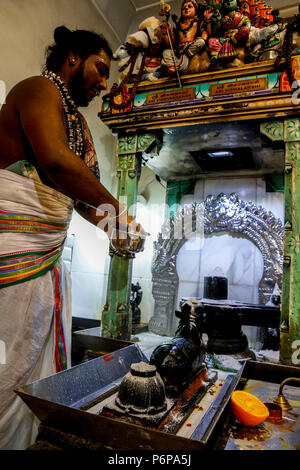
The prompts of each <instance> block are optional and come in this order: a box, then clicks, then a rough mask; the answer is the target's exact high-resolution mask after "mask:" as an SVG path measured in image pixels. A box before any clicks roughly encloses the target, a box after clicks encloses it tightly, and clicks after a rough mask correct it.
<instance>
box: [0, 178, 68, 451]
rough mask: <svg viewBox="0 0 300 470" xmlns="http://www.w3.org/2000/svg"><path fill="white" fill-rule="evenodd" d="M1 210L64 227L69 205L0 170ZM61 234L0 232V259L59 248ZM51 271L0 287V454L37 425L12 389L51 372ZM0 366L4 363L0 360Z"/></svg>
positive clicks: (29, 437) (24, 441)
mask: <svg viewBox="0 0 300 470" xmlns="http://www.w3.org/2000/svg"><path fill="white" fill-rule="evenodd" d="M0 210H2V211H9V212H15V213H22V214H24V213H26V214H31V215H34V216H37V217H41V218H45V219H47V220H53V221H56V222H63V223H67V222H69V221H70V219H71V215H72V210H73V201H72V200H71V199H70V198H68V197H67V196H65V195H63V194H61V193H59V192H58V191H56V190H54V189H52V188H49V187H48V186H45V185H43V184H42V183H41V182H40V181H38V180H37V179H29V178H25V177H23V176H20V175H17V174H14V173H12V172H9V171H6V170H0ZM65 236H66V231H64V232H63V233H56V232H53V233H37V234H34V233H14V232H13V233H9V232H4V233H3V232H1V231H0V254H1V255H3V254H8V253H15V252H18V251H25V250H29V251H34V250H45V249H47V248H53V247H55V246H57V245H59V244H62V243H63V241H64V238H65ZM60 263H61V262H58V263H57V265H56V266H57V267H58V269H60V270H61V283H62V293H63V303H62V304H63V307H62V318H63V328H64V333H65V342H66V350H67V358H68V361H67V363H68V367H70V365H71V364H70V357H71V354H70V353H71V323H72V316H71V299H70V279H68V277H67V275H68V273H67V269H66V270H64V268H63V265H62V264H60ZM53 282H54V281H53V276H52V272H51V271H48V272H47V273H46V274H44V275H42V276H40V277H38V278H36V279H32V280H29V281H27V282H22V283H21V284H17V285H13V286H9V287H4V288H0V341H2V342H4V344H5V356H6V357H5V363H4V364H2V363H1V362H0V449H5V450H21V449H26V448H28V447H29V446H30V445H31V444H32V443H33V442H34V440H35V438H36V435H37V426H38V420H37V418H35V417H34V415H33V413H32V412H31V411H30V410H29V408H28V407H27V406H26V405H25V404H24V403H23V401H22V400H21V399H20V398H19V397H18V396H17V395H16V393H15V392H14V390H15V389H16V388H18V387H19V386H21V385H25V384H27V383H31V382H33V381H35V380H39V379H40V378H43V377H46V376H49V375H51V374H54V373H55V372H56V367H55V356H54V349H55V336H54V286H53ZM2 362H3V361H2Z"/></svg>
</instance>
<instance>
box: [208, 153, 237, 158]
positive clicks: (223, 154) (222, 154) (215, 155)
mask: <svg viewBox="0 0 300 470" xmlns="http://www.w3.org/2000/svg"><path fill="white" fill-rule="evenodd" d="M208 155H209V157H213V158H217V157H232V156H233V153H232V152H228V151H223V152H209V154H208Z"/></svg>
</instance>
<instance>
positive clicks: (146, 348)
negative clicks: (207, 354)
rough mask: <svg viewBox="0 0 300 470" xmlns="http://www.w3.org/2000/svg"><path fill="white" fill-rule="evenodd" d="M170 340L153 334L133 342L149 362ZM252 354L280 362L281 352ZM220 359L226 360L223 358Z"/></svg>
mask: <svg viewBox="0 0 300 470" xmlns="http://www.w3.org/2000/svg"><path fill="white" fill-rule="evenodd" d="M169 339H171V338H170V337H168V336H160V335H156V334H155V333H151V332H145V333H139V334H137V335H134V336H132V337H131V341H133V342H135V343H136V344H138V345H139V347H140V348H141V350H142V351H143V353H144V354H145V356H146V357H147V359H148V360H149V359H150V356H151V354H152V351H153V350H154V349H155V348H156V346H158V345H159V344H161V343H164V342H165V341H168V340H169ZM251 352H253V353H254V355H255V357H256V360H257V361H262V362H273V363H278V362H279V351H272V350H261V351H256V350H254V349H251ZM220 357H221V358H222V359H224V358H223V357H222V356H220ZM224 357H225V356H224ZM229 357H230V356H228V357H227V359H226V361H225V362H228V360H229ZM232 358H233V360H236V359H237V357H236V356H233V357H232ZM222 362H223V361H222Z"/></svg>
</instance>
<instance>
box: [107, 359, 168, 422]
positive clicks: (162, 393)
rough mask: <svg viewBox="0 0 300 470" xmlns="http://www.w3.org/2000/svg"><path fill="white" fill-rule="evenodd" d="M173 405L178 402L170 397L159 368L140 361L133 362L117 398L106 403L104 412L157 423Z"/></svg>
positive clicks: (126, 418) (125, 418) (123, 417)
mask: <svg viewBox="0 0 300 470" xmlns="http://www.w3.org/2000/svg"><path fill="white" fill-rule="evenodd" d="M173 405H174V401H172V400H170V399H169V398H166V390H165V385H164V382H163V380H162V378H161V377H160V375H159V374H158V372H157V369H156V367H155V366H154V365H150V364H147V363H146V362H138V363H135V364H131V368H130V371H129V372H128V373H127V374H126V375H125V377H124V378H123V380H122V382H121V385H120V388H119V392H118V395H117V397H116V398H115V400H114V401H113V402H111V403H110V404H107V405H106V406H104V408H103V410H102V414H103V415H104V416H117V417H121V418H122V419H124V420H125V421H126V420H127V421H128V420H129V421H132V419H134V420H135V421H134V422H136V421H138V422H143V423H145V424H147V425H151V426H157V425H158V424H159V423H160V422H161V421H162V419H163V418H164V417H165V416H166V415H167V413H168V412H169V411H170V409H171V408H172V406H173Z"/></svg>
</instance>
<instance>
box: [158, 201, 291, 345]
mask: <svg viewBox="0 0 300 470" xmlns="http://www.w3.org/2000/svg"><path fill="white" fill-rule="evenodd" d="M182 227H183V229H182V230H181V228H182ZM199 227H200V228H201V227H202V228H203V234H211V233H214V232H231V233H240V234H242V235H243V236H244V237H246V238H248V239H250V240H251V241H252V242H253V243H254V244H255V245H256V246H257V247H258V248H259V250H260V251H261V253H262V256H263V263H264V271H263V276H262V279H261V281H260V283H259V287H258V290H259V303H261V304H265V303H266V302H267V301H268V300H269V298H270V295H271V293H272V291H273V289H274V286H275V284H276V283H277V284H278V285H279V287H280V288H281V282H282V266H283V239H284V227H283V225H282V222H281V221H280V220H279V219H277V218H275V216H274V214H273V213H272V212H269V211H266V210H265V209H264V208H263V207H261V206H256V205H255V204H254V203H253V202H251V201H250V202H245V201H242V200H240V199H239V197H238V195H237V194H235V193H232V194H231V195H230V196H226V195H225V194H224V193H221V194H219V195H218V196H208V197H207V198H206V200H205V201H204V202H202V203H197V202H194V203H193V204H187V205H185V206H183V208H181V209H179V210H178V211H177V212H176V214H174V216H173V217H171V218H170V219H169V220H167V222H165V224H164V225H163V226H162V229H161V232H160V233H159V235H158V240H157V242H154V255H153V260H152V294H153V297H154V300H155V306H154V315H153V317H152V318H151V319H150V321H149V330H150V331H152V332H154V333H157V334H160V335H167V336H172V335H173V334H174V331H172V323H173V317H174V311H175V308H176V297H177V292H178V284H179V278H178V274H177V270H176V258H177V254H178V252H179V250H180V248H181V247H182V246H183V245H184V243H185V242H186V240H187V239H189V238H192V236H195V230H198V231H199Z"/></svg>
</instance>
